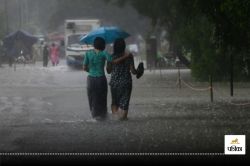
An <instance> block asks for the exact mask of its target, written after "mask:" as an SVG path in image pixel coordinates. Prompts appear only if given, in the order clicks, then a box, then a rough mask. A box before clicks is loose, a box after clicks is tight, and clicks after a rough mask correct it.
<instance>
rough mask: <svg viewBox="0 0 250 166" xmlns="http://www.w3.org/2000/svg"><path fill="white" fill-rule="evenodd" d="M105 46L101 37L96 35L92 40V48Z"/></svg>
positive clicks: (98, 48) (103, 47)
mask: <svg viewBox="0 0 250 166" xmlns="http://www.w3.org/2000/svg"><path fill="white" fill-rule="evenodd" d="M105 46H106V43H105V40H104V39H103V38H101V37H96V38H95V40H94V48H95V49H97V50H101V51H103V50H105Z"/></svg>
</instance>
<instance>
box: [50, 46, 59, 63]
mask: <svg viewBox="0 0 250 166" xmlns="http://www.w3.org/2000/svg"><path fill="white" fill-rule="evenodd" d="M50 59H51V63H52V66H57V65H58V64H59V48H58V47H57V46H56V45H55V43H52V45H51V47H50Z"/></svg>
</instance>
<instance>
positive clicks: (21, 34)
mask: <svg viewBox="0 0 250 166" xmlns="http://www.w3.org/2000/svg"><path fill="white" fill-rule="evenodd" d="M17 41H19V42H22V43H23V44H24V45H25V46H32V45H33V44H34V43H36V42H37V41H38V38H37V37H35V36H33V35H31V34H29V33H28V32H25V31H22V30H18V31H16V32H13V33H11V34H9V35H7V36H6V37H5V38H4V39H3V43H4V45H5V46H6V47H12V46H13V45H14V44H15V42H17Z"/></svg>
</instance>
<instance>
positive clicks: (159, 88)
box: [0, 61, 250, 156]
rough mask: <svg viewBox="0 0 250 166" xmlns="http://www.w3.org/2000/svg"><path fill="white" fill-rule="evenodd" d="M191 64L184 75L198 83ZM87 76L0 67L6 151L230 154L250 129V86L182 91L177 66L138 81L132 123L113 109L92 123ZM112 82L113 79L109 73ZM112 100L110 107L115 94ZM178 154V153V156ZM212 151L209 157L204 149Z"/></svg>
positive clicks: (0, 147)
mask: <svg viewBox="0 0 250 166" xmlns="http://www.w3.org/2000/svg"><path fill="white" fill-rule="evenodd" d="M190 75H191V74H190V71H189V70H187V69H182V70H181V76H182V79H183V80H185V81H186V82H187V83H190V84H192V86H194V87H197V88H207V87H208V86H209V84H208V83H207V82H195V81H194V80H193V79H192V78H191V76H190ZM86 77H87V74H86V73H84V72H83V71H79V70H72V69H70V68H68V67H67V66H66V65H65V62H64V61H61V63H60V65H59V66H56V67H52V66H49V67H48V68H43V67H42V64H41V63H40V62H38V63H36V64H35V65H26V66H24V65H18V66H17V69H16V71H14V70H13V68H9V67H8V66H7V65H3V67H2V68H0V94H1V95H0V152H1V153H9V152H13V153H22V152H25V153H26V152H32V153H169V154H166V155H171V154H173V153H212V155H215V156H216V155H223V153H224V135H246V142H247V146H248V144H249V132H250V112H249V111H250V105H244V106H238V105H232V103H237V104H239V103H246V102H248V101H249V97H250V95H249V91H250V84H249V83H236V84H235V96H234V97H233V98H231V97H230V96H229V85H228V84H227V83H214V88H215V90H216V91H215V92H214V102H213V103H211V102H210V95H209V91H194V90H192V89H190V88H188V87H186V86H185V85H184V84H182V88H181V89H179V88H178V84H177V70H175V69H172V70H162V71H160V70H157V71H154V70H152V71H149V70H146V71H145V74H144V76H143V77H142V78H141V79H136V78H135V77H134V78H133V83H134V84H133V92H132V97H131V103H130V110H129V115H128V117H129V120H128V121H118V120H116V119H115V118H114V117H113V116H112V115H111V113H110V112H111V111H109V116H108V118H107V120H105V121H101V122H97V123H91V122H88V121H87V120H88V119H90V118H91V117H90V112H89V108H88V100H87V92H86ZM107 77H108V79H109V78H110V76H109V75H107ZM108 95H109V97H108V105H109V110H110V102H111V101H110V92H109V94H108ZM173 155H174V154H173ZM204 155H206V154H204Z"/></svg>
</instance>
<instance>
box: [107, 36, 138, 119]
mask: <svg viewBox="0 0 250 166" xmlns="http://www.w3.org/2000/svg"><path fill="white" fill-rule="evenodd" d="M113 49H114V52H113V55H112V58H113V60H115V59H117V58H120V57H122V56H124V55H126V54H129V58H127V59H126V60H124V61H122V62H121V63H119V64H112V65H111V64H109V65H108V70H107V71H108V73H111V79H110V83H109V85H110V89H111V96H112V104H111V109H112V113H113V114H118V115H119V119H120V120H127V115H128V109H129V102H130V97H131V92H132V76H131V73H132V74H134V75H136V74H137V71H136V69H135V66H134V59H133V55H132V54H130V53H126V52H125V49H126V43H125V41H124V39H122V38H120V39H117V40H116V41H115V42H114V48H113Z"/></svg>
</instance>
